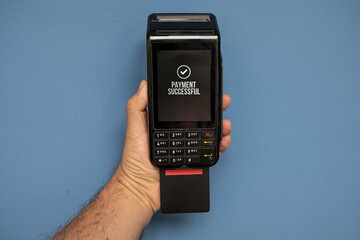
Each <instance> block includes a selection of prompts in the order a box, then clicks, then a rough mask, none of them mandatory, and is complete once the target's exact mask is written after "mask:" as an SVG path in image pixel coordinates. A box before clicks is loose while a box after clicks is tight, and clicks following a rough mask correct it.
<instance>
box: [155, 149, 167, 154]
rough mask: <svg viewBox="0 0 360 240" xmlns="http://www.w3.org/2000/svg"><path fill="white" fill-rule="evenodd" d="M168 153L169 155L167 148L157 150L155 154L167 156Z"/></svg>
mask: <svg viewBox="0 0 360 240" xmlns="http://www.w3.org/2000/svg"><path fill="white" fill-rule="evenodd" d="M167 155H168V150H167V149H159V150H155V156H167Z"/></svg>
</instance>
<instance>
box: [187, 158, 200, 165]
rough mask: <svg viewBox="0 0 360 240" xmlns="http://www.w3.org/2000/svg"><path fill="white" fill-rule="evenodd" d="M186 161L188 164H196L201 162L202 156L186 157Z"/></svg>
mask: <svg viewBox="0 0 360 240" xmlns="http://www.w3.org/2000/svg"><path fill="white" fill-rule="evenodd" d="M185 163H186V164H195V163H200V158H199V157H192V156H189V157H186V158H185Z"/></svg>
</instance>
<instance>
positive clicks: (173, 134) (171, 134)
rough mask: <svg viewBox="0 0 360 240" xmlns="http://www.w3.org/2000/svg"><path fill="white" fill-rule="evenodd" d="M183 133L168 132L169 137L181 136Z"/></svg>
mask: <svg viewBox="0 0 360 240" xmlns="http://www.w3.org/2000/svg"><path fill="white" fill-rule="evenodd" d="M183 137H184V133H183V132H179V131H177V132H170V138H183Z"/></svg>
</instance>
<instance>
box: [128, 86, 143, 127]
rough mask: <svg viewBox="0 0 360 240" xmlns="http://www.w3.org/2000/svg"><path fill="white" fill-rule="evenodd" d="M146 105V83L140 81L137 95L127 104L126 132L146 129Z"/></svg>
mask: <svg viewBox="0 0 360 240" xmlns="http://www.w3.org/2000/svg"><path fill="white" fill-rule="evenodd" d="M147 104H148V97H147V82H146V81H145V80H142V81H141V83H140V85H139V88H138V91H137V93H135V95H134V96H132V97H131V98H130V99H129V101H128V102H127V126H128V130H130V131H132V130H136V131H139V130H140V131H141V130H143V129H144V128H146V127H147V119H146V117H147V115H146V107H147Z"/></svg>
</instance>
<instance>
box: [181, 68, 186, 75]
mask: <svg viewBox="0 0 360 240" xmlns="http://www.w3.org/2000/svg"><path fill="white" fill-rule="evenodd" d="M187 71H188V70H187V69H185V70H184V71H180V73H181V75H184V74H185V73H187Z"/></svg>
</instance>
